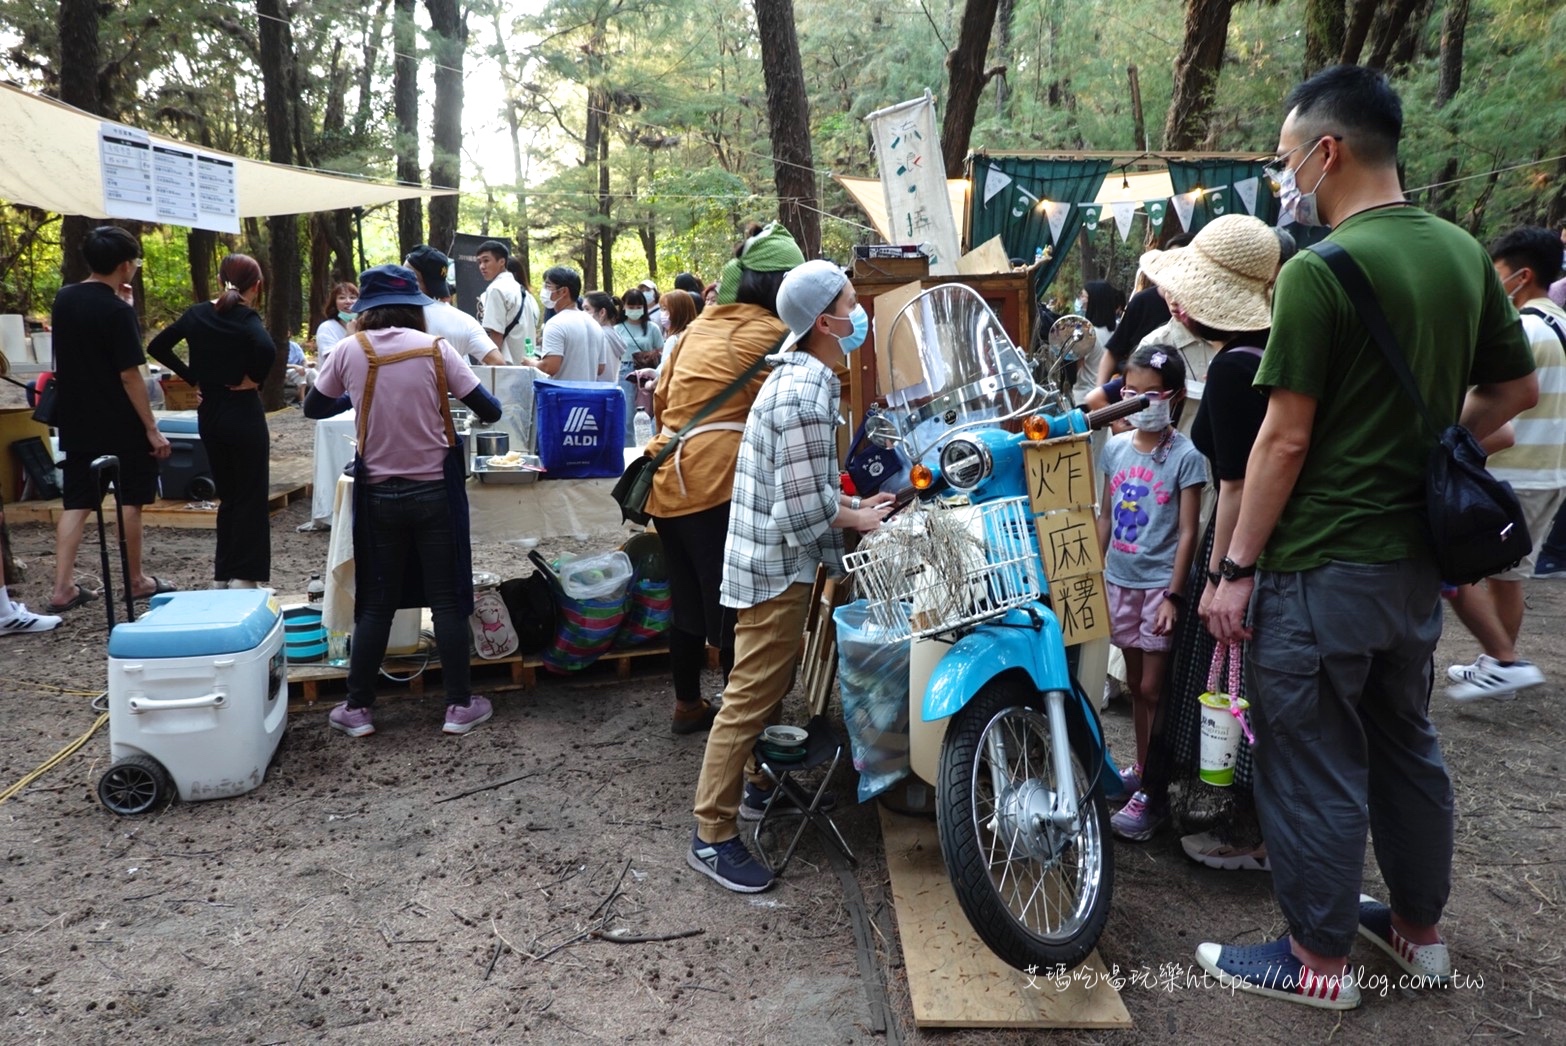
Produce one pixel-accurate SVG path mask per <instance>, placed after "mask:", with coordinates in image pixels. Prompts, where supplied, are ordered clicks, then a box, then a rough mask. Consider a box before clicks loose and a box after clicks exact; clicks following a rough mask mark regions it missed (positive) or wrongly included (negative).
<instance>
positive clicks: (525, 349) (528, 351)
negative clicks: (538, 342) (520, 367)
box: [522, 338, 534, 359]
mask: <svg viewBox="0 0 1566 1046" xmlns="http://www.w3.org/2000/svg"><path fill="white" fill-rule="evenodd" d="M522 354H523V355H524V356H527V357H528V358H529V359H531V358H532V357H533V355H534V353H533V339H532V338H523V339H522Z"/></svg>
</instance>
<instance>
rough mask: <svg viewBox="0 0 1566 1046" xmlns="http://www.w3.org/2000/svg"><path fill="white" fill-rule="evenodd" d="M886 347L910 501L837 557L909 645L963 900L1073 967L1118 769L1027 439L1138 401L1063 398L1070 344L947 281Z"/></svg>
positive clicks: (1024, 957) (1106, 865)
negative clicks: (1040, 518) (1032, 330)
mask: <svg viewBox="0 0 1566 1046" xmlns="http://www.w3.org/2000/svg"><path fill="white" fill-rule="evenodd" d="M1063 322H1064V321H1063ZM1085 322H1086V321H1082V323H1085ZM1067 326H1069V324H1067ZM1091 333H1092V332H1091V328H1089V330H1088V335H1089V336H1091ZM1059 340H1060V341H1068V340H1069V332H1068V337H1067V338H1066V339H1059ZM889 347H890V353H889V355H890V360H889V361H885V362H883V366H882V370H881V386H882V391H883V392H884V393H885V395H886V401H887V407H886V408H885V409H884V410H882V411H881V412H879V414H878V415H876V416H875V417H873V418H872V419H871V421H870V422H869V423H868V424H867V428H866V432H867V435H868V436H869V437H870V438H871V439H872V440H874V441H875V442H876V443H877V444H878V445H881V446H886V447H897V448H898V449H899V450H900V451H901V452H902V454H903V455H904V457H905V458H906V459H907V461H908V462H909V463H910V465H911V469H910V473H909V477H908V479H909V481H910V484H911V488H912V493H913V496H912V497H910V498H907V500H906V507H905V508H900V509H898V510H896V511H895V512H894V514H893V515H892V516H891V517H890V518H889V520H888V522H887V523H886V524H885V525H884V526H883V527H882V528H881V530H880V531H877V532H876V533H874V534H871V535H868V536H867V537H866V539H865V541H864V542H863V543H862V544H861V545H860V547H859V549H858V550H856V551H855V552H853V553H851V554H850V555H849V557H848V561H847V566H848V569H849V572H850V574H851V575H852V576H853V577H854V579H855V584H856V586H857V587H858V590H859V593H860V594H861V595H862V596H864V597H865V598H867V599H868V600H869V603H870V613H871V617H872V619H873V620H874V621H875V622H876V623H877V625H878V627H880V628H882V629H884V632H885V635H886V637H887V641H889V642H895V641H901V640H902V639H905V638H906V639H908V640H909V641H911V644H912V645H911V648H910V663H911V671H910V687H909V701H910V715H909V722H910V729H909V733H910V760H911V763H912V769H913V772H914V774H915V775H916V776H918V777H920V778H922V779H924V780H925V781H926V782H928V783H929V784H930V785H931V786H932V787H933V788H934V790H935V802H936V822H937V827H938V829H939V835H940V842H941V853H942V855H943V857H944V859H945V862H946V867H947V871H948V873H949V874H950V876H951V882H952V887H953V889H954V891H955V892H956V895H957V899H958V901H959V902H960V903H961V905H962V908H963V911H964V912H965V913H966V914H967V917H968V920H969V921H970V922H971V923H972V924H973V928H974V930H975V931H977V933H978V934H979V936H980V937H981V938H982V939H983V940H984V942H985V944H987V945H988V946H989V947H990V948H991V949H992V950H993V951H994V952H995V954H997V955H998V956H1000V957H1001V958H1002V959H1003V960H1005V961H1006V962H1007V963H1009V964H1010V965H1012V966H1014V967H1016V968H1018V969H1021V970H1038V969H1055V968H1066V969H1070V968H1073V967H1075V966H1077V965H1079V964H1080V963H1081V962H1083V961H1084V960H1085V959H1086V958H1087V956H1088V955H1089V953H1090V952H1092V950H1093V948H1094V947H1095V946H1096V945H1097V943H1098V938H1099V935H1100V934H1101V933H1102V932H1103V929H1104V924H1105V921H1106V920H1107V919H1108V917H1109V905H1110V899H1111V895H1112V893H1113V880H1114V853H1113V847H1112V845H1111V842H1110V839H1111V836H1110V828H1109V810H1108V806H1107V804H1106V790H1113V791H1118V790H1119V777H1118V774H1117V772H1116V770H1115V767H1114V764H1113V762H1112V761H1111V760H1110V758H1109V754H1108V751H1107V747H1106V745H1105V743H1104V739H1103V732H1102V730H1101V729H1100V724H1099V721H1098V715H1097V712H1096V711H1095V709H1094V707H1093V705H1092V703H1091V702H1090V701H1089V700H1088V699H1087V696H1086V695H1085V694H1084V692H1083V689H1082V687H1081V686H1080V685H1078V684H1077V682H1076V681H1075V679H1074V678H1073V676H1074V670H1073V666H1072V665H1071V663H1070V662H1069V661H1068V657H1067V648H1066V646H1065V644H1064V642H1063V636H1062V631H1061V625H1060V620H1059V617H1058V608H1057V607H1055V606H1054V605H1053V604H1052V600H1051V596H1050V591H1049V585H1048V582H1047V580H1046V578H1045V575H1044V569H1043V562H1042V560H1041V558H1040V555H1039V546H1038V538H1037V535H1036V532H1035V527H1034V520H1033V515H1034V513H1033V511H1032V509H1031V507H1030V502H1029V498H1028V489H1027V472H1026V468H1025V464H1024V445H1025V443H1026V442H1028V441H1037V440H1045V439H1052V438H1056V437H1059V436H1064V435H1069V434H1073V433H1084V432H1088V431H1090V430H1091V429H1093V428H1096V427H1100V426H1102V425H1106V424H1108V423H1109V422H1110V421H1112V420H1114V419H1115V418H1119V417H1124V416H1126V415H1128V414H1131V413H1134V412H1135V411H1137V410H1140V409H1141V408H1142V407H1143V406H1145V400H1144V399H1142V398H1140V397H1138V398H1136V399H1133V400H1129V401H1126V402H1123V403H1119V404H1115V405H1113V406H1111V407H1108V408H1105V410H1103V411H1100V412H1096V413H1095V414H1093V415H1087V414H1084V413H1083V412H1082V411H1080V410H1073V409H1069V407H1068V406H1067V404H1066V402H1065V400H1064V396H1063V394H1062V393H1061V391H1060V390H1059V385H1058V378H1059V370H1060V367H1061V365H1062V364H1063V363H1066V362H1069V353H1068V352H1059V351H1057V352H1056V353H1054V354H1052V355H1050V356H1048V357H1047V358H1046V361H1045V365H1044V366H1043V367H1042V368H1040V367H1038V365H1037V363H1038V361H1036V360H1029V359H1028V358H1027V357H1026V356H1025V355H1024V354H1023V353H1022V352H1021V351H1020V350H1019V349H1018V348H1017V346H1016V345H1014V344H1013V343H1012V341H1011V339H1010V338H1009V337H1008V336H1007V335H1006V333H1005V331H1004V329H1003V328H1002V327H1001V324H1000V322H999V320H998V319H997V318H996V317H995V315H994V313H993V312H991V311H990V309H989V307H988V306H987V305H985V303H984V301H983V299H982V298H980V297H979V295H978V294H977V293H976V292H975V291H973V290H972V289H971V288H968V287H965V286H962V285H958V284H949V285H943V286H940V287H936V288H932V289H930V290H928V291H926V292H924V293H923V294H921V295H920V296H919V297H917V298H915V299H914V300H913V301H912V302H911V303H909V304H908V305H907V306H906V307H905V308H904V309H902V310H901V311H900V312H899V313H898V314H897V316H896V317H895V318H894V319H893V322H892V327H891V337H890V345H889ZM1060 347H1061V346H1060V345H1059V344H1057V349H1058V348H1060ZM1039 378H1042V379H1043V380H1042V381H1041V380H1038V379H1039ZM903 503H904V498H900V499H899V504H900V505H901V504H903Z"/></svg>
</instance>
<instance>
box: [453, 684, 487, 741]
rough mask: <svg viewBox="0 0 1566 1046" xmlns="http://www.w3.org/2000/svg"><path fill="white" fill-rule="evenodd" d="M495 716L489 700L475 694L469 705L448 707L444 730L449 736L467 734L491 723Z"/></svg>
mask: <svg viewBox="0 0 1566 1046" xmlns="http://www.w3.org/2000/svg"><path fill="white" fill-rule="evenodd" d="M494 714H495V709H494V707H493V706H492V705H490V703H489V698H487V697H480V696H479V695H478V694H474V695H473V698H472V700H471V701H470V702H469V703H468V704H465V705H447V706H446V725H445V726H444V727H443V728H442V729H444V730H445V732H446V733H448V734H465V733H467V732H468V731H469V730H472V729H473V728H474V727H475V726H478V725H480V724H481V723H487V722H489V719H490V716H492V715H494Z"/></svg>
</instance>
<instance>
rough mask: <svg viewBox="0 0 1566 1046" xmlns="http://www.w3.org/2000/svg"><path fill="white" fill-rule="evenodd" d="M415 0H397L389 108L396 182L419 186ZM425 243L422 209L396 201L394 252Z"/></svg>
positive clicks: (402, 253) (415, 202)
mask: <svg viewBox="0 0 1566 1046" xmlns="http://www.w3.org/2000/svg"><path fill="white" fill-rule="evenodd" d="M414 4H415V0H396V11H397V13H396V15H395V17H394V20H393V22H392V42H393V45H394V47H395V49H396V52H397V57H396V59H395V60H394V61H393V62H392V108H393V109H394V110H395V112H396V116H397V139H396V143H395V146H394V148H395V149H396V152H397V180H398V181H399V182H402V183H403V184H404V185H421V184H423V183H422V182H421V180H420V178H419V65H418V59H417V58H415V57H414V53H415V52H416V51H417V49H418V34H417V32H416V30H415V27H414V24H413V12H414ZM423 240H424V206H423V203H422V202H421V201H420V200H419V199H418V198H414V199H411V200H398V201H397V250H398V255H399V257H400V258H406V257H407V256H408V253H409V252H410V251H412V250H413V248H415V247H417V246H418V245H419V244H420V243H421V242H423Z"/></svg>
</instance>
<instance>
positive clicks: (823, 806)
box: [739, 781, 837, 821]
mask: <svg viewBox="0 0 1566 1046" xmlns="http://www.w3.org/2000/svg"><path fill="white" fill-rule="evenodd" d="M774 791H776V789H772V788H758V787H756V786H755V785H753V784H751V783H750V782H749V781H746V782H745V796H744V798H742V799H741V800H740V805H739V819H740V820H741V821H759V820H761V815H762V814H764V813H766V812H767V800H768V799H770V798H771V797H772V793H773V792H774ZM807 791H809V790H808V789H807ZM810 794H811V795H814V794H815V793H814V792H810ZM836 806H837V793H836V792H834V791H831V790H830V789H829V790H827V791H825V792H823V793H822V794H821V801H820V802H819V803H817V804H816V812H817V813H823V814H824V813H826V812H828V811H829V810H832V809H834V808H835V807H836ZM772 812H773V813H775V814H790V813H799V812H800V810H799V807H798V806H797V805H796V804H795V802H794V800H793V799H792V798H790V797H789V794H788V793H787V792H784V793H783V794H782V795H780V796H778V798H777V802H775V803H773V804H772Z"/></svg>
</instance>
